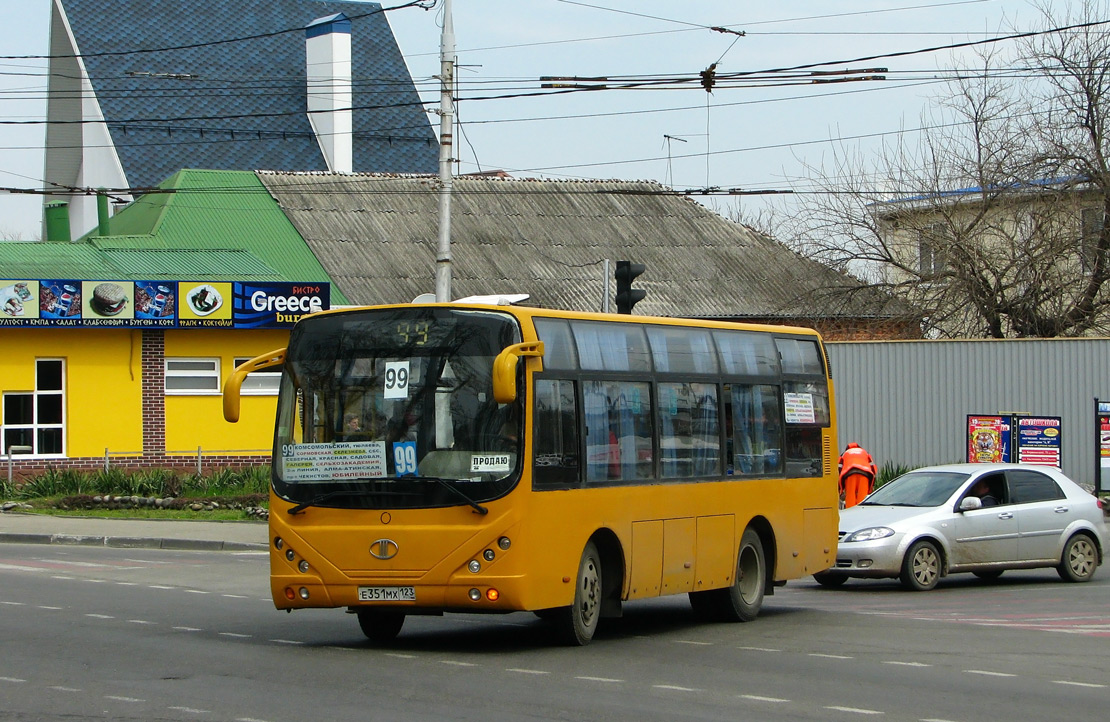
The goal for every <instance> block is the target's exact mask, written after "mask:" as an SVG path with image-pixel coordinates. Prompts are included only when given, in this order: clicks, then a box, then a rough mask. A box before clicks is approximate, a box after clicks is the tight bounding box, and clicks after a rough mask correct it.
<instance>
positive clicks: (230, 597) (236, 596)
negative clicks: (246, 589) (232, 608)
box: [220, 594, 247, 599]
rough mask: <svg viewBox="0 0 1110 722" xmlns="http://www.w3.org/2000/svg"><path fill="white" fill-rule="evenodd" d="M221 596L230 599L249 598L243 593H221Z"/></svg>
mask: <svg viewBox="0 0 1110 722" xmlns="http://www.w3.org/2000/svg"><path fill="white" fill-rule="evenodd" d="M220 596H221V597H227V598H228V599H246V598H247V597H246V595H243V594H221V595H220Z"/></svg>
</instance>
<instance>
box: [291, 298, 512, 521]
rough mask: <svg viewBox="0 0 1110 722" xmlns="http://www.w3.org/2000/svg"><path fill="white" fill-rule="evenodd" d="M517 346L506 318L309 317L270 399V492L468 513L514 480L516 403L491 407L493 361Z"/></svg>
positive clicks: (431, 313)
mask: <svg viewBox="0 0 1110 722" xmlns="http://www.w3.org/2000/svg"><path fill="white" fill-rule="evenodd" d="M519 341H520V329H519V326H518V324H517V322H516V320H515V319H513V317H512V316H510V315H508V314H502V313H497V312H494V311H477V310H464V309H448V308H385V309H373V310H353V311H348V312H340V313H331V314H325V315H322V316H317V317H314V318H308V319H305V320H303V321H302V322H301V323H299V324H297V326H296V328H295V329H294V330H293V333H292V335H291V337H290V341H289V348H288V353H287V356H286V360H285V368H284V373H283V374H282V382H281V390H280V393H279V397H278V422H277V429H276V437H275V444H274V451H275V453H274V490H275V492H276V493H277V494H278V495H279V496H281V497H282V498H284V499H286V500H288V501H292V502H295V503H296V506H295V507H293V508H292V509H291V510H290V512H291V513H300V512H301V511H303V510H304V509H306V508H307V507H309V506H326V507H338V508H356V509H384V508H393V509H395V508H428V507H441V506H456V505H466V504H469V505H470V506H472V507H474V508H475V509H477V510H479V511H481V512H482V513H484V511H485V510H484V508H483V507H481V502H483V501H489V500H491V499H496V498H498V497H500V496H503V495H504V494H505V493H507V492H508V491H509V490H510V489H511V488H512V487H513V486H514V485H515V484H516V483H517V481H518V480H519V478H520V465H521V462H520V459H521V445H520V444H521V442H520V439H522V438H523V437H522V434H521V424H522V414H521V413H520V409H519V404H520V401H516V402H514V403H512V404H498V403H496V402H495V401H494V399H493V393H492V378H493V360H494V358H495V357H496V356H497V354H498V353H499V352H500V351H501V350H502V349H503V348H505V347H506V346H509V345H512V344H514V343H517V342H519Z"/></svg>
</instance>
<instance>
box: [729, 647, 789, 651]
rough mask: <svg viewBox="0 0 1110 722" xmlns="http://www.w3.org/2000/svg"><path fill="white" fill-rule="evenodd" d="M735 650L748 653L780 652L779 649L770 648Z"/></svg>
mask: <svg viewBox="0 0 1110 722" xmlns="http://www.w3.org/2000/svg"><path fill="white" fill-rule="evenodd" d="M737 649H744V650H747V651H749V652H781V651H782V650H781V649H772V648H770V647H737Z"/></svg>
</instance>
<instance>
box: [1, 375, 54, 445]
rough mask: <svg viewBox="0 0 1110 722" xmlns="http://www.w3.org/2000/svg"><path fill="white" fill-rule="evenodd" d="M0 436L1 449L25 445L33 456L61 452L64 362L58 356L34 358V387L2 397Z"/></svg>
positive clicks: (7, 393)
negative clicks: (56, 357) (31, 389)
mask: <svg viewBox="0 0 1110 722" xmlns="http://www.w3.org/2000/svg"><path fill="white" fill-rule="evenodd" d="M2 413H3V418H2V419H0V422H2V423H0V429H2V431H0V436H2V438H3V442H4V448H3V452H4V453H5V454H7V453H8V450H9V449H10V448H11V447H13V446H26V447H30V448H31V453H32V454H34V455H37V456H64V455H65V364H64V362H63V361H62V360H61V359H38V360H37V361H35V389H34V390H33V391H9V392H5V393H4V396H3V411H2Z"/></svg>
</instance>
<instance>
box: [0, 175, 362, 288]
mask: <svg viewBox="0 0 1110 722" xmlns="http://www.w3.org/2000/svg"><path fill="white" fill-rule="evenodd" d="M109 231H110V235H107V236H97V235H96V232H95V231H93V232H92V233H89V234H87V235H85V236H83V237H81V238H80V239H78V240H77V241H76V242H74V243H58V242H54V243H50V242H34V243H26V242H23V243H15V242H11V243H5V242H0V269H2V270H0V277H2V278H58V277H67V278H86V279H97V278H105V279H111V278H119V279H136V280H142V279H149V278H165V279H167V280H173V279H182V280H193V279H196V280H207V279H212V280H238V279H243V280H254V281H286V282H301V281H303V282H309V281H319V282H330V281H331V278H330V277H329V276H328V274H327V272H326V271H324V268H323V266H321V265H320V262H319V261H317V260H316V257H315V256H314V255H313V253H312V251H311V250H310V249H309V247H308V246H307V245H306V244H305V242H304V239H302V238H301V236H300V234H299V233H298V232H297V230H296V229H295V228H294V227H293V224H292V223H290V222H289V219H288V218H286V217H285V214H284V213H283V212H282V209H281V207H280V206H278V204H277V202H276V201H275V200H274V199H273V197H272V196H271V195H270V193H269V191H268V190H266V188H265V187H264V186H263V185H262V183H261V182H260V181H259V180H258V177H257V176H256V175H255V174H254V173H252V172H249V171H210V170H188V169H187V170H182V171H179V172H177V173H175V174H174V175H173V176H171V177H170V178H168V179H166V181H164V182H163V183H162V184H161V185H159V191H154V192H151V193H147V194H145V195H143V196H142V197H140V198H139V199H137V200H136V201H135V202H133V203H131V204H130V205H128V206H127V207H126V208H124V209H122V210H121V211H119V212H118V213H117V214H116V215H115V216H113V217H112V218H111V220H110V223H109ZM347 302H348V301H347V299H346V298H345V297H344V296H343V294H342V292H341V291H339V289H338V287H337V286H335V284H334V283H333V284H332V303H347Z"/></svg>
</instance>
